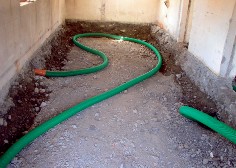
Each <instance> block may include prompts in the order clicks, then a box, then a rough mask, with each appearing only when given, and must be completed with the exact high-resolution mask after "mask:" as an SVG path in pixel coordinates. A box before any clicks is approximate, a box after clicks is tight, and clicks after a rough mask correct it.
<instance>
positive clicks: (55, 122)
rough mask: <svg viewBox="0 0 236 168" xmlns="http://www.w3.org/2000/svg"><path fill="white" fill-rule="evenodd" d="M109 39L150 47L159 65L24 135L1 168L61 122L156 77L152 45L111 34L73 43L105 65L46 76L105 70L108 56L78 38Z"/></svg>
mask: <svg viewBox="0 0 236 168" xmlns="http://www.w3.org/2000/svg"><path fill="white" fill-rule="evenodd" d="M91 36H92V37H94V36H96V37H107V38H112V39H115V40H124V41H130V42H134V43H138V44H142V45H144V46H146V47H148V48H149V49H151V50H152V51H153V52H154V53H155V55H156V57H157V58H158V63H157V65H156V66H155V67H154V68H153V69H152V70H150V71H149V72H147V73H145V74H143V75H140V76H138V77H136V78H134V79H132V80H130V81H127V82H126V83H124V84H122V85H120V86H117V87H115V88H113V89H111V90H108V91H106V92H104V93H101V94H98V95H96V96H94V97H91V98H89V99H87V100H84V101H82V102H81V103H79V104H77V105H75V106H74V107H71V108H69V109H67V110H65V111H63V112H62V113H60V114H59V115H57V116H56V117H54V118H52V119H50V120H48V121H46V122H44V123H43V124H41V125H39V126H38V127H36V128H34V129H33V130H31V131H30V132H29V133H27V134H26V135H24V136H23V137H22V138H20V139H19V140H18V141H17V142H16V143H14V144H13V145H12V146H11V147H10V148H9V149H8V150H7V151H6V152H5V153H4V154H3V155H2V156H1V158H0V168H5V167H6V166H7V165H8V164H9V163H10V161H11V160H12V159H13V158H14V157H15V156H16V155H17V154H18V153H19V152H20V151H21V150H22V149H23V148H24V147H25V146H27V145H28V144H29V143H31V142H33V141H34V140H35V139H36V138H37V137H39V136H40V135H42V134H44V133H45V132H47V131H48V130H49V129H51V128H53V127H55V126H56V125H58V124H60V123H61V122H63V121H65V120H67V119H68V118H70V117H72V116H74V115H75V114H77V113H79V112H81V111H82V110H84V109H86V108H88V107H91V106H92V105H94V104H96V103H99V102H101V101H103V100H106V99H108V98H110V97H112V96H114V95H116V94H118V93H120V92H122V91H124V90H126V89H128V88H130V87H132V86H134V85H136V84H138V83H140V82H142V81H143V80H145V79H148V78H150V77H151V76H152V75H154V74H155V73H156V72H157V71H158V70H159V69H160V68H161V65H162V57H161V55H160V53H159V51H158V50H157V49H156V48H155V47H154V46H153V45H151V44H149V43H147V42H145V41H142V40H138V39H134V38H129V37H122V36H117V35H111V34H104V33H85V34H78V35H76V36H74V37H73V42H74V43H75V45H76V46H78V47H80V48H81V49H83V50H85V51H88V52H90V53H93V54H95V55H98V56H100V57H102V58H103V63H102V64H101V65H98V66H95V67H91V68H87V69H82V70H73V71H64V72H52V71H46V76H61V77H64V76H73V75H79V74H84V73H85V74H87V73H92V72H97V71H99V70H101V69H103V68H105V67H106V66H107V64H108V59H107V57H106V55H105V54H104V53H102V52H100V51H98V50H95V49H92V48H89V47H87V46H85V45H83V44H81V43H79V42H78V41H77V39H78V38H81V37H91Z"/></svg>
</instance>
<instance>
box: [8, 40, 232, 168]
mask: <svg viewBox="0 0 236 168" xmlns="http://www.w3.org/2000/svg"><path fill="white" fill-rule="evenodd" d="M81 42H82V43H84V44H86V45H88V46H90V47H94V48H97V49H99V50H101V51H103V52H104V53H105V54H106V55H107V56H108V58H109V61H110V64H109V66H108V67H107V68H106V69H104V70H103V71H100V72H97V73H95V74H89V75H81V76H76V77H68V78H44V77H42V81H43V82H44V84H46V85H47V86H48V87H49V90H51V91H52V93H51V94H50V99H49V101H48V102H44V104H42V105H43V106H44V107H42V110H41V112H40V113H39V115H38V116H37V118H36V120H35V125H34V126H37V125H38V124H40V123H42V122H43V121H46V120H47V119H49V118H51V117H53V116H55V115H56V114H58V113H60V112H62V111H63V110H66V109H67V108H69V107H72V106H73V105H76V104H77V103H79V102H81V101H82V100H85V99H86V98H89V97H91V96H94V95H97V94H98V93H102V92H104V91H106V90H108V89H111V88H113V87H115V86H118V85H119V84H122V83H124V82H125V81H127V80H129V79H132V78H134V77H136V76H138V75H141V74H143V73H145V72H147V71H148V70H150V69H152V68H153V67H154V66H155V64H156V62H157V60H155V56H154V55H153V54H152V53H151V52H150V51H149V50H148V49H146V48H145V47H143V46H140V45H138V44H133V43H129V42H119V41H114V40H108V39H105V38H100V39H98V38H86V39H81ZM68 58H69V61H68V62H67V63H66V66H65V67H64V69H65V70H66V69H80V68H85V67H90V66H93V65H95V64H98V63H100V61H101V60H100V59H99V58H97V57H95V56H93V55H91V54H89V53H87V52H84V51H82V50H80V49H78V48H77V47H74V48H73V49H72V51H71V52H70V53H69V56H68ZM36 78H38V77H36ZM181 95H182V91H181V89H180V87H179V86H178V84H176V83H175V82H174V76H173V75H170V76H164V75H162V74H161V73H157V74H156V75H154V76H153V77H151V78H150V79H148V80H146V81H144V82H142V83H140V84H138V85H136V86H134V87H132V88H130V89H128V90H127V91H124V92H123V93H121V94H119V95H116V96H114V97H112V98H110V99H108V100H105V101H103V102H101V103H99V104H97V105H94V106H92V107H90V108H88V109H86V110H84V111H82V112H81V113H79V114H77V115H75V116H74V117H72V118H70V119H69V120H67V121H65V122H64V123H62V124H60V125H59V126H57V127H55V128H53V129H52V130H50V131H49V132H47V133H46V134H45V135H42V136H41V137H39V138H38V139H36V140H35V141H34V142H33V143H32V144H31V145H29V146H27V147H26V148H25V149H24V150H23V151H22V152H21V153H20V154H19V155H18V156H17V157H16V158H15V159H14V160H13V161H12V163H11V165H10V166H9V167H25V168H26V167H27V168H28V167H29V168H31V167H35V168H39V167H40V168H41V167H76V168H80V167H81V168H83V167H93V168H95V167H96V168H103V167H104V168H105V167H109V168H113V167H114V168H116V167H118V168H129V167H140V168H142V167H150V168H152V167H158V168H159V167H170V168H172V167H176V168H177V167H178V168H179V167H186V168H189V167H224V168H226V167H236V157H235V156H236V150H235V146H234V145H232V144H231V143H230V142H228V141H227V140H225V139H224V138H222V137H220V136H219V135H218V134H216V133H214V132H211V131H209V130H206V129H204V128H202V127H201V126H199V125H198V124H196V123H194V122H192V121H189V120H187V119H185V118H184V117H182V116H181V115H180V114H179V113H178V108H179V107H180V106H181V103H179V98H180V97H181Z"/></svg>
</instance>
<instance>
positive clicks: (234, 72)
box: [229, 38, 236, 78]
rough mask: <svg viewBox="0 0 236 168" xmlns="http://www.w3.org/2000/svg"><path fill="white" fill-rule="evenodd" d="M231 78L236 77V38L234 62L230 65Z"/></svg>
mask: <svg viewBox="0 0 236 168" xmlns="http://www.w3.org/2000/svg"><path fill="white" fill-rule="evenodd" d="M229 76H230V77H231V78H234V77H235V76H236V38H235V43H234V50H233V57H232V62H231V63H230V72H229Z"/></svg>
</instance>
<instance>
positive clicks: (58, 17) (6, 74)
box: [0, 0, 65, 89]
mask: <svg viewBox="0 0 236 168" xmlns="http://www.w3.org/2000/svg"><path fill="white" fill-rule="evenodd" d="M0 4H1V5H0V20H1V25H0V37H1V38H0V62H1V66H0V89H1V88H2V87H3V86H4V85H6V83H7V82H8V81H9V80H10V79H11V78H12V77H13V76H14V75H15V74H17V73H18V72H19V71H20V69H21V68H22V66H23V65H24V63H25V62H26V61H27V60H28V59H29V58H30V57H31V56H32V54H33V52H34V51H36V50H37V49H38V48H39V47H40V46H41V44H42V43H43V42H44V41H45V40H46V38H47V37H48V36H49V35H50V34H51V33H52V32H54V31H55V29H56V28H57V27H58V26H59V25H60V24H62V23H63V22H64V18H65V12H64V7H65V1H64V0H47V1H45V0H37V1H36V2H32V3H29V4H27V5H24V6H20V3H19V1H18V0H7V1H6V0H0Z"/></svg>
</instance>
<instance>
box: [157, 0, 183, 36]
mask: <svg viewBox="0 0 236 168" xmlns="http://www.w3.org/2000/svg"><path fill="white" fill-rule="evenodd" d="M158 9H159V10H158V14H157V22H158V25H159V26H160V27H161V28H164V29H165V30H167V31H168V32H169V33H170V34H171V35H172V36H173V37H174V38H175V39H177V38H178V34H179V32H178V31H179V22H180V11H181V0H167V1H166V0H159V1H158Z"/></svg>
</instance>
